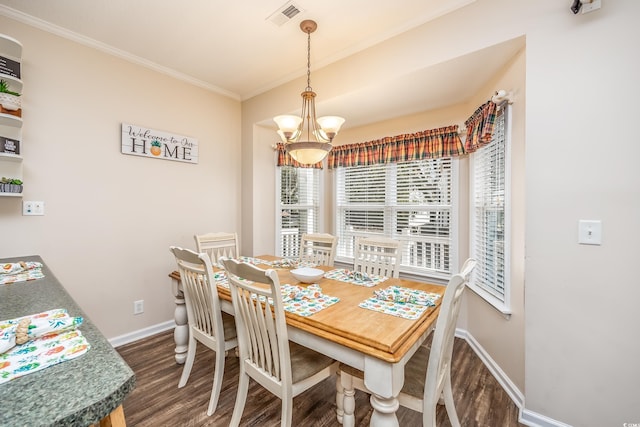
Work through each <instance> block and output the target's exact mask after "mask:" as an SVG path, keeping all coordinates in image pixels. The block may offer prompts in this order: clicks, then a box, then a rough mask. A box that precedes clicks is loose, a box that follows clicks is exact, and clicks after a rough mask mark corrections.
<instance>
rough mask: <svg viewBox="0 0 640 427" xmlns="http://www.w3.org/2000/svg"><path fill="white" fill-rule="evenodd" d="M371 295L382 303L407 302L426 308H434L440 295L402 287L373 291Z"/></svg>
mask: <svg viewBox="0 0 640 427" xmlns="http://www.w3.org/2000/svg"><path fill="white" fill-rule="evenodd" d="M373 295H374V296H375V297H376V298H377V299H379V300H382V301H393V302H405V303H407V302H408V303H412V304H418V305H425V306H427V307H434V306H435V305H436V303H435V301H436V300H437V299H438V298H440V294H436V293H433V292H427V291H423V290H420V289H411V288H404V287H402V286H389V287H388V288H386V289H379V290H377V291H373Z"/></svg>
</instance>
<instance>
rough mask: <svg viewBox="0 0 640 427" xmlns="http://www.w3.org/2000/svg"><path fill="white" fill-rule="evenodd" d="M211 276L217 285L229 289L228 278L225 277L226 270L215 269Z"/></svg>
mask: <svg viewBox="0 0 640 427" xmlns="http://www.w3.org/2000/svg"><path fill="white" fill-rule="evenodd" d="M213 278H214V280H215V281H216V284H217V285H218V286H222V287H223V288H227V289H229V278H227V272H226V271H224V270H221V271H215V272H214V273H213Z"/></svg>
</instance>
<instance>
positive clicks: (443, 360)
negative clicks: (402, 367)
mask: <svg viewBox="0 0 640 427" xmlns="http://www.w3.org/2000/svg"><path fill="white" fill-rule="evenodd" d="M476 264H477V261H476V260H475V259H473V258H469V259H468V260H467V261H465V263H464V265H463V266H462V269H461V270H460V273H458V274H455V275H454V276H452V277H451V279H449V283H448V284H447V288H446V290H445V293H444V296H443V299H442V303H441V305H440V313H439V314H438V320H437V321H436V327H435V330H434V332H433V341H432V343H431V352H430V353H429V362H428V366H427V374H426V375H427V376H426V379H425V387H424V396H423V406H424V407H425V408H435V404H436V402H437V401H438V399H439V398H440V396H441V395H442V390H443V388H444V386H445V381H446V379H447V378H450V375H451V372H450V371H451V358H452V355H453V342H454V338H455V330H456V323H457V321H458V314H459V313H460V306H461V303H462V295H463V293H464V290H465V289H466V285H467V283H468V282H469V277H470V275H471V272H472V271H473V269H474V268H475V266H476ZM423 412H424V413H425V414H427V413H428V412H429V411H423Z"/></svg>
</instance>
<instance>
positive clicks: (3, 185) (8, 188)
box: [0, 176, 22, 193]
mask: <svg viewBox="0 0 640 427" xmlns="http://www.w3.org/2000/svg"><path fill="white" fill-rule="evenodd" d="M0 193H22V181H21V180H19V179H16V178H6V177H4V176H3V177H2V179H1V180H0Z"/></svg>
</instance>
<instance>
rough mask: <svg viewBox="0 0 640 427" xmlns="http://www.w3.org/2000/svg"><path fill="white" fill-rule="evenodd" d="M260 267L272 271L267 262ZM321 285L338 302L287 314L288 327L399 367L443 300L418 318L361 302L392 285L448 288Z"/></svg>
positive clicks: (223, 295)
mask: <svg viewBox="0 0 640 427" xmlns="http://www.w3.org/2000/svg"><path fill="white" fill-rule="evenodd" d="M257 258H260V259H265V260H268V261H271V260H276V259H278V257H274V256H271V255H264V256H259V257H257ZM258 267H260V268H271V267H268V266H267V265H266V264H265V265H258ZM317 268H319V269H322V270H324V271H330V270H333V269H334V268H336V267H327V266H319V267H317ZM275 270H276V271H277V272H278V277H279V278H280V283H281V284H285V283H287V284H291V285H300V286H303V287H306V286H307V285H306V284H304V283H300V282H299V281H298V280H297V279H296V278H294V277H293V276H292V275H291V273H290V269H285V268H276V269H275ZM169 276H170V277H171V278H173V279H175V280H178V281H179V280H180V274H179V273H178V272H177V271H174V272H172V273H171V274H170V275H169ZM317 283H318V285H319V286H320V287H321V288H322V293H323V294H325V295H328V296H332V297H338V298H340V301H339V302H337V303H336V304H333V305H331V306H329V307H327V308H325V309H323V310H321V311H320V312H318V313H314V314H313V315H312V316H307V317H304V316H300V315H297V314H294V313H290V312H285V314H286V319H287V324H288V325H290V326H293V327H296V328H299V329H301V330H304V331H306V332H309V333H312V334H314V335H317V336H320V337H322V338H325V339H327V340H329V341H332V342H335V343H338V344H341V345H344V346H346V347H349V348H352V349H354V350H357V351H359V352H362V353H364V354H367V355H370V356H373V357H376V358H378V359H381V360H384V361H386V362H390V363H396V362H398V361H399V360H400V359H402V357H403V356H404V355H405V353H406V352H407V351H408V350H409V349H410V348H411V347H412V346H413V345H414V344H415V343H416V342H417V341H418V340H419V339H420V338H421V337H422V336H423V335H424V334H425V332H427V331H429V330H430V329H432V328H433V326H434V325H435V321H436V319H437V317H438V313H439V311H440V303H441V300H442V298H438V299H437V300H436V306H435V307H429V308H428V309H427V310H426V311H425V312H424V313H423V314H422V316H421V317H420V318H419V319H417V320H409V319H404V318H401V317H396V316H392V315H389V314H384V313H380V312H376V311H373V310H368V309H364V308H360V307H358V304H360V303H361V302H362V301H364V300H366V299H368V298H369V297H371V296H372V295H373V291H374V290H379V289H385V288H387V287H389V286H392V285H396V286H402V287H406V288H411V289H419V290H423V291H427V292H433V293H437V294H440V295H443V294H444V290H445V287H444V286H442V285H435V284H430V283H424V282H418V281H414V280H407V279H401V278H390V279H387V280H385V281H384V282H382V283H380V284H378V285H376V286H374V287H366V286H358V285H353V284H350V283H345V282H341V281H338V280H332V279H327V278H325V277H323V278H322V279H320V280H319V281H318V282H317ZM218 295H219V297H220V299H221V300H226V301H231V294H230V293H229V289H227V288H224V287H222V286H219V287H218Z"/></svg>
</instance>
